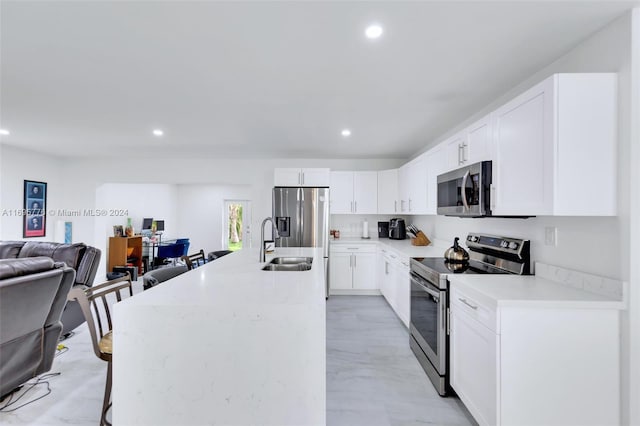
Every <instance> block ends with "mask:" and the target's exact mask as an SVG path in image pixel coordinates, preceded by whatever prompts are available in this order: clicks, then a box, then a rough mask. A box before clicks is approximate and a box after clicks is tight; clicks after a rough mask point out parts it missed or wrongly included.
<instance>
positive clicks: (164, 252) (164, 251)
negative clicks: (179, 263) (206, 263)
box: [158, 242, 184, 264]
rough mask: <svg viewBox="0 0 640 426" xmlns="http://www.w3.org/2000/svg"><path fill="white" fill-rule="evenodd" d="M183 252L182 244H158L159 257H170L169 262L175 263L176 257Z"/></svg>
mask: <svg viewBox="0 0 640 426" xmlns="http://www.w3.org/2000/svg"><path fill="white" fill-rule="evenodd" d="M183 253H184V244H178V243H177V242H176V243H173V244H161V245H159V246H158V258H159V259H171V263H172V264H175V263H176V259H177V258H179V257H180V256H182V255H183Z"/></svg>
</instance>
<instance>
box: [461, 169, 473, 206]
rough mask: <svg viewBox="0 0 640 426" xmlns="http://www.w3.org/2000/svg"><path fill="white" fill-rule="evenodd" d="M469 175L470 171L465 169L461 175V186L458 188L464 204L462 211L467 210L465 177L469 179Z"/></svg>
mask: <svg viewBox="0 0 640 426" xmlns="http://www.w3.org/2000/svg"><path fill="white" fill-rule="evenodd" d="M469 176H471V171H470V170H467V172H466V173H465V174H464V176H463V177H462V188H460V189H461V191H460V192H461V193H462V204H463V205H464V211H467V212H468V211H469V202H468V201H467V179H469Z"/></svg>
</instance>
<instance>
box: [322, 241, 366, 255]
mask: <svg viewBox="0 0 640 426" xmlns="http://www.w3.org/2000/svg"><path fill="white" fill-rule="evenodd" d="M329 250H330V251H331V252H332V253H375V252H376V246H375V244H349V243H340V244H335V243H333V244H331V247H330V248H329Z"/></svg>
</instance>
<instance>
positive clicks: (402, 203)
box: [400, 200, 404, 212]
mask: <svg viewBox="0 0 640 426" xmlns="http://www.w3.org/2000/svg"><path fill="white" fill-rule="evenodd" d="M400 211H401V212H403V211H404V200H400Z"/></svg>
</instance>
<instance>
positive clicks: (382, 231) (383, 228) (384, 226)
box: [378, 222, 389, 238]
mask: <svg viewBox="0 0 640 426" xmlns="http://www.w3.org/2000/svg"><path fill="white" fill-rule="evenodd" d="M378 238H389V222H378Z"/></svg>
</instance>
